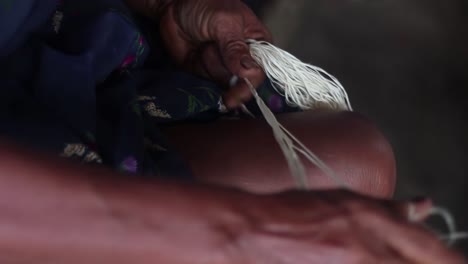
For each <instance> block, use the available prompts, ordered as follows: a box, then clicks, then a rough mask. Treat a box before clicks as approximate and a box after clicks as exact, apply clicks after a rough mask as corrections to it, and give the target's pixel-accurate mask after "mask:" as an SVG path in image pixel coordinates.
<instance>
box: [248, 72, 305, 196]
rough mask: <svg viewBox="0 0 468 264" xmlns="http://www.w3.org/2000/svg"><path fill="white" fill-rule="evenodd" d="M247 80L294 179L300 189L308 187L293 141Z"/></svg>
mask: <svg viewBox="0 0 468 264" xmlns="http://www.w3.org/2000/svg"><path fill="white" fill-rule="evenodd" d="M245 82H246V83H247V85H248V86H249V88H250V90H251V92H252V94H253V95H254V98H255V100H256V102H257V104H258V107H259V108H260V111H261V112H262V114H263V116H264V117H265V120H266V121H267V122H268V124H269V125H270V126H271V128H272V130H273V134H274V136H275V139H276V141H277V142H278V144H279V146H280V148H281V151H282V152H283V154H284V156H285V158H286V161H287V162H288V165H289V169H290V170H291V174H292V176H293V178H294V180H295V181H296V184H297V186H298V187H299V188H300V189H308V182H307V177H306V173H305V168H304V165H303V164H302V162H301V160H300V159H299V157H298V155H297V153H296V152H295V150H294V143H293V141H292V140H291V139H290V138H289V137H288V136H287V135H286V134H285V133H284V131H283V130H282V128H281V126H280V124H279V123H278V120H277V119H276V117H275V115H274V114H273V112H271V110H270V108H268V106H267V105H266V104H265V102H263V100H262V98H260V96H259V95H258V94H257V91H255V88H254V87H253V85H252V84H251V83H250V81H249V80H248V79H245Z"/></svg>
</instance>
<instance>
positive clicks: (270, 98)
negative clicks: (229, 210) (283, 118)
mask: <svg viewBox="0 0 468 264" xmlns="http://www.w3.org/2000/svg"><path fill="white" fill-rule="evenodd" d="M0 15H1V16H0V22H1V25H0V29H1V30H2V31H1V32H2V36H1V38H0V54H1V59H0V136H1V137H2V138H7V139H10V140H14V141H16V142H18V143H21V144H24V145H26V146H28V147H31V148H35V149H39V150H43V151H47V152H50V153H54V154H57V155H60V156H62V157H66V158H70V159H75V160H78V161H81V162H86V163H96V164H103V165H105V166H109V167H112V168H114V169H115V170H117V171H120V172H122V173H129V174H141V175H148V176H159V177H170V178H190V176H191V174H190V169H189V168H188V166H187V165H186V163H185V162H184V161H183V160H182V159H181V158H180V157H179V155H178V154H177V152H175V151H174V150H173V149H172V147H171V145H170V143H169V142H168V141H167V140H166V138H165V137H164V136H163V135H162V133H161V131H160V130H159V127H160V126H161V125H163V124H168V123H173V122H184V121H185V122H186V121H190V122H197V121H204V122H206V121H214V120H216V119H218V118H222V117H224V116H226V115H229V116H233V115H237V116H240V117H241V116H242V113H237V112H229V113H228V112H226V111H225V107H224V106H223V104H222V99H221V89H220V88H219V87H217V86H216V85H215V84H213V83H211V82H209V81H206V80H202V79H200V78H197V77H195V76H192V75H189V74H186V73H182V72H179V71H177V70H175V69H174V68H173V67H172V66H171V64H170V62H169V61H168V60H167V57H166V56H165V54H164V52H163V49H162V48H161V46H160V44H159V42H158V41H157V38H154V37H151V38H149V37H147V36H149V32H150V30H148V24H147V23H145V22H144V21H142V20H140V19H135V18H134V17H133V16H132V14H131V13H130V12H129V11H128V10H127V8H126V7H125V5H124V4H123V3H122V2H121V0H80V1H74V0H22V1H20V0H0ZM3 32H6V33H5V34H3ZM156 33H157V32H156ZM151 35H154V32H152V33H151ZM156 35H157V34H156ZM155 39H156V40H155ZM259 94H260V95H261V96H262V97H263V98H264V99H265V100H266V101H267V103H268V104H269V106H270V107H271V108H272V110H274V111H275V112H284V111H295V110H296V109H292V108H289V107H287V106H286V104H285V102H284V98H283V97H282V96H280V95H279V94H278V93H276V92H275V91H274V90H273V89H272V87H271V85H270V84H269V82H265V84H264V85H263V87H261V88H260V89H259ZM249 108H250V110H251V111H252V112H253V113H259V111H258V109H256V107H255V105H254V103H253V102H252V103H251V104H249Z"/></svg>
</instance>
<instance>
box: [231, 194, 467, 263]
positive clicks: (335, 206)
mask: <svg viewBox="0 0 468 264" xmlns="http://www.w3.org/2000/svg"><path fill="white" fill-rule="evenodd" d="M411 206H412V207H413V209H414V211H413V213H414V212H416V215H418V216H419V219H417V220H421V221H422V220H423V219H424V218H426V217H427V216H428V214H429V211H430V209H431V207H432V204H431V202H430V201H419V202H415V203H410V202H389V201H380V200H373V199H370V198H366V197H363V196H359V195H356V194H353V193H350V192H346V191H330V192H313V193H295V192H293V193H285V194H281V195H278V196H275V197H273V198H272V197H265V198H264V201H263V204H261V205H260V206H256V205H254V206H253V208H252V210H251V211H250V217H249V228H248V229H247V231H245V232H243V233H242V234H239V235H238V236H236V239H235V243H234V246H233V247H232V248H230V257H231V259H232V262H231V263H252V264H263V263H265V264H270V263H277V264H302V263H303V264H310V263H340V264H356V263H359V264H367V263H368V264H376V263H382V264H385V263H389V264H390V263H391V264H397V263H401V264H403V263H405V264H445V263H453V264H456V263H465V262H464V260H463V258H462V257H461V256H460V255H458V254H457V253H455V252H453V251H451V250H449V249H448V248H446V247H445V246H444V244H443V243H442V242H441V241H439V240H438V239H437V238H436V237H435V236H434V235H432V234H431V233H430V232H428V231H427V230H425V229H424V228H422V227H421V226H420V225H417V224H415V223H410V221H408V217H409V215H408V214H409V212H410V207H411Z"/></svg>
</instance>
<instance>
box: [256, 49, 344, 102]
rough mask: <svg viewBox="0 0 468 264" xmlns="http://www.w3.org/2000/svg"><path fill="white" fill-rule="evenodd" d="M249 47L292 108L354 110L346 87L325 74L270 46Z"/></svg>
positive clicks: (319, 69) (321, 70) (317, 68)
mask: <svg viewBox="0 0 468 264" xmlns="http://www.w3.org/2000/svg"><path fill="white" fill-rule="evenodd" d="M247 43H248V44H249V46H250V53H251V55H252V57H253V58H254V60H255V61H256V62H257V63H258V64H259V65H260V66H261V67H262V68H263V69H264V70H265V73H266V74H267V76H268V78H269V79H270V81H271V83H272V84H273V87H274V88H275V89H276V90H277V91H278V92H279V93H280V94H283V95H284V96H285V98H286V102H287V103H288V104H289V105H291V106H293V107H299V108H301V109H303V110H309V109H317V108H328V109H336V110H348V111H351V110H352V107H351V103H350V102H349V98H348V94H347V93H346V90H345V89H344V88H343V85H341V83H340V82H339V81H338V80H337V79H336V78H335V77H334V76H332V75H331V74H329V73H328V72H326V71H325V70H323V69H321V68H319V67H316V66H313V65H310V64H306V63H303V62H302V61H300V60H299V59H297V58H296V57H294V56H293V55H291V54H290V53H288V52H286V51H284V50H282V49H279V48H277V47H275V46H274V45H272V44H270V43H268V42H265V41H256V40H247Z"/></svg>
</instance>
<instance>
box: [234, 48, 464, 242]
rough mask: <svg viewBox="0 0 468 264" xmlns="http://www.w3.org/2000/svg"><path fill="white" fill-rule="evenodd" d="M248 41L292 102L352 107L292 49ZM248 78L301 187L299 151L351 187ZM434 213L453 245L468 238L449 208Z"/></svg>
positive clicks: (411, 218) (333, 82) (333, 81)
mask: <svg viewBox="0 0 468 264" xmlns="http://www.w3.org/2000/svg"><path fill="white" fill-rule="evenodd" d="M247 43H248V44H249V45H250V49H251V54H252V57H253V58H254V59H255V60H256V61H257V63H258V64H259V65H260V66H261V67H262V68H263V70H264V71H265V73H266V75H267V76H268V78H269V79H270V81H271V82H272V84H273V87H274V88H275V89H276V90H277V91H278V92H279V93H280V94H283V95H284V96H285V98H286V101H287V103H288V104H289V105H291V106H295V107H300V108H301V109H303V110H308V109H317V108H323V107H327V108H329V109H337V110H348V111H352V107H351V103H350V101H349V97H348V95H347V93H346V91H345V89H344V88H343V86H342V85H341V83H340V82H339V81H338V80H337V79H336V78H335V77H333V76H332V75H330V74H329V73H327V72H326V71H325V70H323V69H321V68H319V67H315V66H312V65H309V64H305V63H303V62H301V61H300V60H299V59H297V58H296V57H294V56H293V55H291V54H290V53H288V52H286V51H284V50H281V49H279V48H277V47H275V46H273V45H272V44H270V43H268V42H264V41H256V40H247ZM244 80H245V82H246V83H247V85H248V86H249V88H250V90H251V92H252V94H253V95H254V98H255V100H256V102H257V104H258V107H259V108H260V110H261V112H262V114H263V116H264V118H265V120H266V121H267V122H268V124H269V125H270V126H271V128H272V130H273V134H274V136H275V139H276V141H277V142H278V144H279V146H280V148H281V150H282V152H283V154H284V156H285V158H286V160H287V163H288V165H289V168H290V170H291V174H292V176H293V178H294V179H295V181H296V184H297V186H298V188H300V189H308V184H307V177H306V173H305V167H304V165H303V164H302V162H301V159H300V158H299V155H298V154H301V155H303V156H304V157H305V158H306V159H307V160H309V161H310V162H312V163H313V164H314V165H315V166H317V168H319V169H320V170H322V171H323V172H324V173H325V174H326V175H327V176H328V177H330V179H332V180H333V181H335V182H336V183H337V184H338V185H339V186H342V187H344V188H349V185H348V184H347V183H346V182H344V181H343V180H342V179H341V178H340V177H338V175H337V174H336V173H335V172H334V171H333V170H332V169H331V168H330V167H328V165H327V164H325V162H323V161H322V160H321V159H320V158H319V157H318V156H317V155H315V154H314V153H313V152H312V151H310V149H308V148H307V147H306V146H305V145H304V144H303V143H302V142H301V141H300V140H299V139H297V138H296V137H295V136H294V135H293V134H292V133H291V132H289V131H288V130H287V129H286V128H285V127H284V126H282V125H281V124H280V123H279V122H278V120H277V119H276V117H275V115H274V114H273V113H272V111H271V110H270V108H268V106H267V105H266V104H265V102H263V100H262V99H261V98H260V96H259V95H258V94H257V92H256V90H255V88H254V87H253V86H252V84H251V83H250V81H249V80H248V79H244ZM236 81H237V79H236ZM415 209H416V208H414V207H410V210H409V212H408V220H409V221H412V222H417V220H418V219H419V217H418V215H416V211H415ZM430 214H431V215H432V216H439V217H442V219H443V220H444V221H445V223H446V225H447V228H448V234H447V235H442V236H439V237H440V238H441V239H442V240H445V241H447V243H448V244H449V245H453V244H454V243H456V242H457V241H459V240H462V239H468V233H465V232H458V231H457V227H456V224H455V219H454V218H453V216H452V215H451V214H450V212H449V211H448V210H447V209H444V208H440V207H434V208H432V210H431V212H430Z"/></svg>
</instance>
